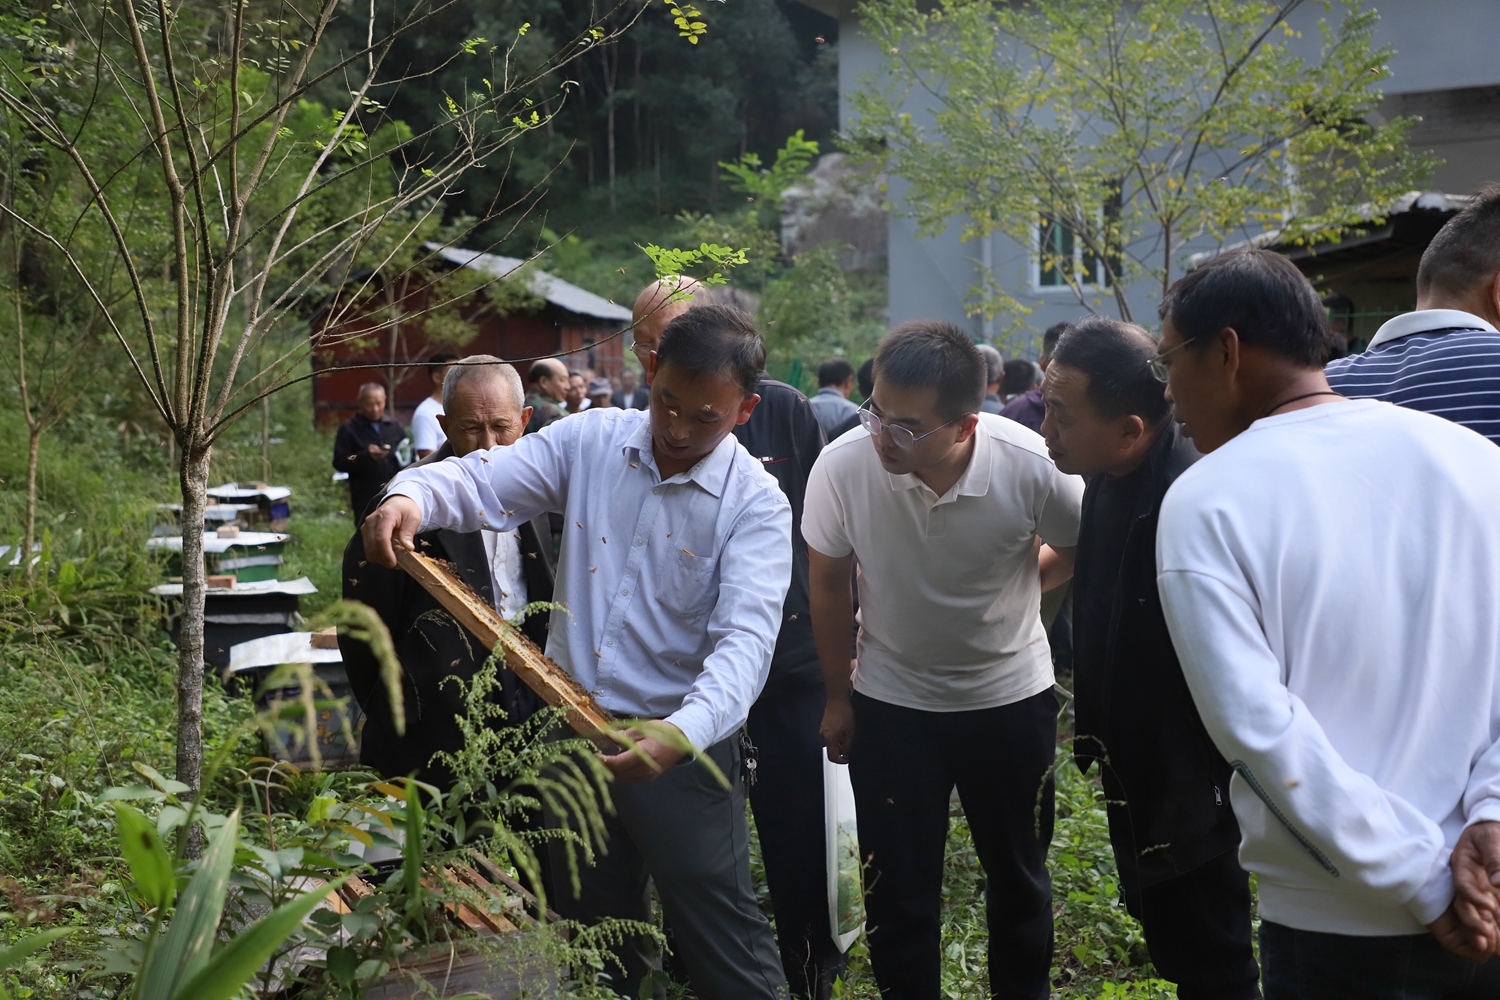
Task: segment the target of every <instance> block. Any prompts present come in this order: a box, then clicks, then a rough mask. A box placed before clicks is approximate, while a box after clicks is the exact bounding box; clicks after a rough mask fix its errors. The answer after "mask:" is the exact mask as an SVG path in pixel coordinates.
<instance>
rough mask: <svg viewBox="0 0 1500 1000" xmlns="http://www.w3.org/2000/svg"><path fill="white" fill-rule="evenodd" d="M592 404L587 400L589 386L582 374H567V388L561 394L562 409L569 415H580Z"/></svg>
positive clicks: (574, 372) (573, 372) (572, 372)
mask: <svg viewBox="0 0 1500 1000" xmlns="http://www.w3.org/2000/svg"><path fill="white" fill-rule="evenodd" d="M592 405H593V403H592V401H590V399H589V384H588V382H587V381H585V380H584V377H583V372H578V371H570V372H568V388H567V390H566V391H565V392H564V393H563V408H564V409H565V410H566V411H567V412H568V413H570V414H573V413H582V412H583V411H584V410H587V409H588V408H589V407H590V406H592Z"/></svg>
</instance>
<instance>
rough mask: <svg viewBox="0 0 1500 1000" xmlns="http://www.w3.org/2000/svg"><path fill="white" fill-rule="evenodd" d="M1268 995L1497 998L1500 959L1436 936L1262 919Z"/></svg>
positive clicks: (1338, 999) (1306, 999)
mask: <svg viewBox="0 0 1500 1000" xmlns="http://www.w3.org/2000/svg"><path fill="white" fill-rule="evenodd" d="M1260 957H1261V960H1262V961H1263V962H1264V963H1265V966H1266V1000H1494V998H1495V997H1500V959H1491V960H1490V961H1488V962H1486V963H1485V964H1483V965H1475V964H1474V963H1473V962H1468V961H1465V960H1464V959H1462V958H1459V957H1458V956H1457V955H1454V954H1453V953H1451V952H1449V951H1447V950H1445V949H1444V948H1443V946H1442V945H1440V944H1438V943H1437V938H1435V937H1433V936H1432V935H1431V934H1406V935H1396V936H1394V937H1355V936H1352V935H1348V934H1323V933H1319V932H1318V931H1299V930H1296V929H1294V928H1291V927H1287V926H1284V925H1282V924H1273V923H1271V922H1270V921H1269V920H1267V921H1264V922H1262V923H1261V925H1260Z"/></svg>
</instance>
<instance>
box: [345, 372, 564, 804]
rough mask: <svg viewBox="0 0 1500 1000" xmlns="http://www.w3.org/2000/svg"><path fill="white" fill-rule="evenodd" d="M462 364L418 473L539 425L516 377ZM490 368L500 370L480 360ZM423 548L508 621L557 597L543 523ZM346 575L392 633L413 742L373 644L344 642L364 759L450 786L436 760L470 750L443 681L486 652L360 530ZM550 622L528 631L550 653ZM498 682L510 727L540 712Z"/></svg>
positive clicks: (441, 539)
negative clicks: (370, 551) (368, 547)
mask: <svg viewBox="0 0 1500 1000" xmlns="http://www.w3.org/2000/svg"><path fill="white" fill-rule="evenodd" d="M464 361H465V362H468V363H467V364H460V365H455V366H454V367H452V368H450V369H449V370H448V376H447V378H446V379H444V383H443V409H444V411H445V413H444V415H443V416H440V417H438V420H439V421H440V422H441V423H442V425H443V431H444V433H446V434H447V435H448V440H447V441H446V442H444V444H443V446H442V447H441V448H439V449H438V450H437V451H436V452H434V453H433V454H432V455H429V456H428V457H427V458H426V459H423V461H422V462H421V463H419V464H423V465H425V464H429V463H435V462H441V461H442V460H444V459H446V458H448V457H450V456H453V455H460V456H462V455H466V454H468V453H469V452H471V451H478V450H481V449H488V448H493V447H495V446H497V445H510V444H513V443H514V442H515V441H516V439H517V438H519V437H520V436H521V433H522V431H523V430H524V429H525V427H526V421H527V420H528V419H529V418H530V416H531V413H530V408H529V407H524V406H522V405H521V400H522V393H521V380H520V378H519V376H517V374H516V371H515V369H514V368H512V367H511V366H510V365H507V364H503V363H502V362H500V359H498V358H492V357H489V356H488V355H476V356H474V357H470V358H465V359H464ZM485 361H487V362H491V363H490V364H478V363H477V362H485ZM485 535H489V536H491V537H489V538H488V539H487V538H485V537H484V536H485ZM417 545H418V548H419V549H420V550H421V551H422V552H423V553H424V554H426V555H429V556H432V557H433V558H436V559H445V560H447V561H448V562H450V563H452V564H453V565H454V566H456V567H457V569H458V575H459V578H460V579H461V580H463V582H464V583H466V584H468V585H469V587H470V588H471V589H472V590H474V592H475V593H477V594H478V595H479V596H480V597H481V598H483V599H484V600H485V601H487V602H488V603H489V604H490V605H491V606H493V607H495V608H496V609H497V610H499V611H500V612H501V613H502V614H504V615H505V616H506V617H508V618H509V617H513V616H514V615H515V614H516V612H518V611H519V610H520V609H522V608H524V607H525V606H526V605H527V604H528V603H534V602H537V601H550V600H551V599H552V577H553V567H552V562H551V554H552V540H551V532H550V529H549V528H548V526H547V518H546V517H545V516H543V517H539V518H536V519H535V520H533V521H529V522H527V523H526V524H524V525H522V526H521V528H520V529H519V531H516V532H510V533H505V534H500V533H497V532H485V531H473V532H468V533H465V534H461V533H459V532H454V531H429V532H424V533H422V534H420V535H418V536H417ZM343 568H344V597H345V598H347V599H350V600H356V601H363V602H364V603H365V604H368V605H370V607H372V608H374V609H375V611H376V613H377V614H379V615H380V617H381V620H382V621H384V622H385V624H386V627H387V628H389V629H390V631H391V639H392V640H393V641H394V642H395V645H396V654H397V656H398V657H399V658H400V660H401V673H402V683H403V685H404V687H405V695H406V734H405V735H404V736H398V735H396V730H395V724H394V720H393V719H392V717H391V711H390V703H389V700H388V697H387V694H386V689H385V685H384V683H383V682H382V680H381V677H380V665H379V664H378V663H377V662H376V660H375V657H374V655H373V654H372V653H371V652H370V649H369V647H368V646H366V645H365V644H364V643H362V642H358V641H355V640H352V639H349V638H347V637H345V636H340V637H339V648H340V650H341V651H342V652H343V654H344V668H345V669H346V670H347V671H348V673H349V681H350V684H351V686H352V687H353V688H354V697H355V699H356V700H358V702H359V705H360V708H361V709H363V710H364V713H365V726H364V733H363V735H362V737H361V740H360V755H359V759H360V762H361V763H363V764H366V765H368V766H369V767H371V768H373V769H375V770H376V771H378V772H380V773H381V774H382V775H384V776H386V777H395V776H398V775H404V774H410V773H412V772H413V771H415V772H416V775H417V777H418V778H419V779H420V780H422V781H426V782H429V783H431V784H434V785H436V786H438V787H439V788H444V789H446V788H448V787H451V785H452V782H453V776H452V774H450V773H449V771H448V769H447V768H445V767H442V766H441V765H437V764H434V763H432V757H433V755H434V754H436V753H437V752H438V751H440V750H441V751H448V752H450V753H452V752H455V751H457V750H459V749H460V748H462V746H463V734H462V733H461V732H460V730H459V727H458V723H457V722H456V717H457V716H461V715H463V714H464V711H465V708H464V699H463V694H462V692H460V690H459V688H458V685H457V684H454V683H452V682H451V681H450V682H448V683H446V684H444V683H442V682H443V680H444V679H445V678H447V677H450V676H457V677H460V678H463V679H464V680H468V679H469V678H471V677H473V676H474V674H475V672H477V671H478V670H479V668H480V667H482V666H483V665H484V662H485V660H486V659H487V658H488V653H487V652H486V650H485V649H484V647H483V646H482V645H481V644H480V643H479V640H478V639H476V638H475V637H474V636H473V635H472V634H470V633H468V632H467V631H465V630H464V629H463V628H462V626H460V625H459V624H458V623H457V622H456V621H454V620H453V618H452V616H451V615H448V614H446V613H439V614H429V612H433V611H438V610H439V609H440V606H439V604H438V603H437V601H436V599H434V598H433V597H432V595H431V594H429V593H428V592H427V591H426V589H425V588H423V587H422V585H421V584H419V583H417V582H416V581H415V580H413V579H412V578H411V577H410V576H408V575H407V574H406V573H405V572H403V571H402V570H399V569H384V568H382V567H380V566H377V565H375V564H374V563H373V562H369V561H368V560H366V559H365V550H364V543H363V541H362V539H361V536H360V535H359V534H358V533H357V532H356V533H355V535H354V537H353V538H352V539H350V541H349V544H348V546H347V547H346V548H345V549H344V567H343ZM497 589H498V590H499V593H497V592H496V591H497ZM547 620H548V616H547V615H545V614H537V615H532V616H529V617H528V618H527V619H526V620H525V622H524V623H523V624H522V626H521V631H522V632H523V633H525V635H526V636H527V637H528V638H529V639H531V641H532V642H534V643H536V644H537V645H538V646H544V645H545V644H546V641H547ZM501 682H502V685H503V691H502V695H501V704H502V707H503V708H504V709H505V711H506V714H507V717H508V721H510V722H517V721H520V720H521V719H524V718H526V717H527V716H529V715H530V714H531V713H532V712H534V711H536V710H537V708H539V707H540V705H541V700H540V699H539V698H538V697H537V696H536V695H535V694H534V693H533V692H532V691H531V689H530V688H528V687H526V685H525V684H523V683H522V682H521V681H520V679H519V678H517V677H516V676H515V674H513V673H511V672H510V671H509V670H505V669H503V668H502V672H501Z"/></svg>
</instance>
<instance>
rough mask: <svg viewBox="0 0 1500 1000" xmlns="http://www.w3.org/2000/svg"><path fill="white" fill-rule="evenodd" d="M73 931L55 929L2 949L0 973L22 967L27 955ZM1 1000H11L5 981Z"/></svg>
mask: <svg viewBox="0 0 1500 1000" xmlns="http://www.w3.org/2000/svg"><path fill="white" fill-rule="evenodd" d="M73 930H74V929H73V928H72V927H54V928H53V929H52V930H50V931H42V932H41V933H39V934H33V935H31V937H29V938H22V939H21V940H20V941H17V942H16V943H15V944H13V945H11V946H10V947H9V948H4V949H0V972H4V971H5V970H6V969H10V968H14V967H15V966H17V965H20V964H21V960H22V959H23V958H25V957H26V956H27V955H30V954H31V953H32V952H34V951H38V950H40V949H42V948H45V947H47V946H48V945H49V944H51V943H52V942H53V941H56V940H57V939H58V938H60V937H65V936H67V935H69V934H72V933H73ZM0 1000H10V993H8V992H7V991H6V989H5V983H4V982H3V981H0Z"/></svg>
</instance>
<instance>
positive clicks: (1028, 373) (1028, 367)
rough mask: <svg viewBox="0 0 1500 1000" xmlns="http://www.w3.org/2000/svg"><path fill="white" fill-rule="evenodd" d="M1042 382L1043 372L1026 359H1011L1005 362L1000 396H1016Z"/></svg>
mask: <svg viewBox="0 0 1500 1000" xmlns="http://www.w3.org/2000/svg"><path fill="white" fill-rule="evenodd" d="M1041 380H1042V372H1041V369H1039V368H1038V367H1037V366H1036V365H1035V364H1034V363H1032V362H1030V361H1027V360H1026V359H1025V358H1011V359H1010V360H1009V361H1007V362H1005V375H1004V376H1003V377H1002V378H1001V379H1000V395H1002V396H1014V395H1016V394H1018V393H1022V392H1025V391H1027V390H1028V389H1030V388H1032V387H1033V386H1035V385H1036V384H1037V383H1038V382H1040V381H1041Z"/></svg>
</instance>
